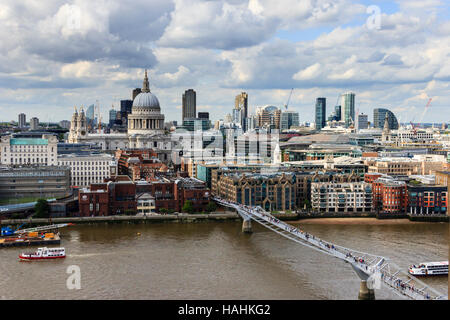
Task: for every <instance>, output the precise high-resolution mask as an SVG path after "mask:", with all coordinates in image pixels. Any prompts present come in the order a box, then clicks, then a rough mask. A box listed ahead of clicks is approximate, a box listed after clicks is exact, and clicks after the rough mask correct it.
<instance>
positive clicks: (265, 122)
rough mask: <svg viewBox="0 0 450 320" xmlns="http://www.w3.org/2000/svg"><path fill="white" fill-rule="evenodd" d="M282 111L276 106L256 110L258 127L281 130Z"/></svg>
mask: <svg viewBox="0 0 450 320" xmlns="http://www.w3.org/2000/svg"><path fill="white" fill-rule="evenodd" d="M280 122H281V110H280V109H279V108H277V107H275V106H265V107H260V108H256V126H257V127H259V128H272V129H280Z"/></svg>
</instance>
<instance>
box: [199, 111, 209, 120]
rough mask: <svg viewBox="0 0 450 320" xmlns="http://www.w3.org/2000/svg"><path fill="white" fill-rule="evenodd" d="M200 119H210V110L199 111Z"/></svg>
mask: <svg viewBox="0 0 450 320" xmlns="http://www.w3.org/2000/svg"><path fill="white" fill-rule="evenodd" d="M198 118H199V119H208V120H209V112H199V113H198Z"/></svg>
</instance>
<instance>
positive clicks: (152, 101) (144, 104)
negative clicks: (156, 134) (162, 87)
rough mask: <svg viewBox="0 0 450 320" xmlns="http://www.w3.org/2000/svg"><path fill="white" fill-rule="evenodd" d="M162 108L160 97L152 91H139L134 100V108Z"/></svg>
mask: <svg viewBox="0 0 450 320" xmlns="http://www.w3.org/2000/svg"><path fill="white" fill-rule="evenodd" d="M135 107H136V108H138V107H139V108H151V109H160V107H159V100H158V98H157V97H156V96H155V95H154V94H153V93H151V92H141V93H139V94H138V95H137V96H136V98H134V101H133V108H135Z"/></svg>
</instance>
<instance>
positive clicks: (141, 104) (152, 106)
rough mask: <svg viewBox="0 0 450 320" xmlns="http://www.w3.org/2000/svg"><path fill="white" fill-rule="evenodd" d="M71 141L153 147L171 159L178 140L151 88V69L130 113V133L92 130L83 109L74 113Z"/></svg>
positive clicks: (164, 158)
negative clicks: (167, 128)
mask: <svg viewBox="0 0 450 320" xmlns="http://www.w3.org/2000/svg"><path fill="white" fill-rule="evenodd" d="M68 142H69V143H80V142H83V143H86V142H90V143H96V144H98V145H100V146H101V147H102V150H117V149H141V148H151V149H153V150H155V151H156V153H157V154H158V157H159V159H160V160H161V161H168V160H170V154H171V150H172V149H173V146H174V145H175V144H176V141H174V139H172V138H171V136H170V135H168V134H165V130H164V114H161V108H160V105H159V100H158V98H157V97H156V96H155V95H154V94H153V93H151V92H150V86H149V81H148V77H147V71H145V78H144V85H143V88H142V92H141V93H139V94H138V95H137V96H136V97H135V98H134V101H133V107H132V112H131V114H129V115H128V132H127V133H108V134H106V133H89V132H88V130H87V125H86V117H85V114H84V111H83V109H81V112H80V114H78V112H77V110H76V109H75V113H74V114H73V116H72V121H71V127H70V133H69V139H68Z"/></svg>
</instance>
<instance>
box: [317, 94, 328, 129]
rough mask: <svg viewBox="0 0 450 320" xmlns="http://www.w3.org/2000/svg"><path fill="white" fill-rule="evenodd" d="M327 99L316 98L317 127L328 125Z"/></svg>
mask: <svg viewBox="0 0 450 320" xmlns="http://www.w3.org/2000/svg"><path fill="white" fill-rule="evenodd" d="M326 113H327V99H326V98H317V99H316V129H317V130H320V129H322V128H323V127H325V125H326Z"/></svg>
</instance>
